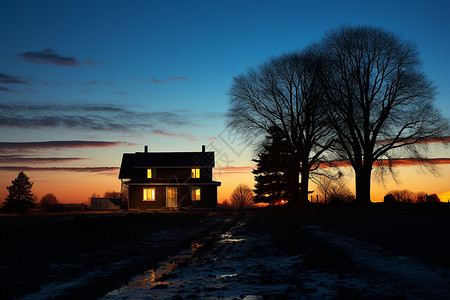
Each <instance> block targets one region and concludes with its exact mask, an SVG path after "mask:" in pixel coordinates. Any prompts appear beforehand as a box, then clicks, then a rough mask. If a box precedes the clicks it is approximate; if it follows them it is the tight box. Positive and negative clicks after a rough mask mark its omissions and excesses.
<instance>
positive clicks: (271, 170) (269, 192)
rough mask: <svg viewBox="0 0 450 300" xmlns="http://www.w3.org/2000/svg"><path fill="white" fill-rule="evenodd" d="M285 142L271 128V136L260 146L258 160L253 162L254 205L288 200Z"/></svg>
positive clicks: (287, 160) (287, 165)
mask: <svg viewBox="0 0 450 300" xmlns="http://www.w3.org/2000/svg"><path fill="white" fill-rule="evenodd" d="M286 147H287V146H286V141H284V140H283V138H282V135H281V133H280V132H279V131H278V130H276V128H272V130H271V135H270V136H268V137H267V140H266V142H265V143H264V144H263V145H262V150H261V152H260V153H259V154H258V158H257V159H254V160H253V161H254V162H256V163H257V167H256V169H255V170H253V171H252V173H253V174H255V181H256V184H255V189H254V190H253V191H254V192H255V194H256V196H255V199H254V202H255V203H269V204H275V203H276V202H279V201H281V200H288V198H289V195H288V192H287V191H288V182H287V173H288V170H289V163H288V162H289V153H288V152H287V149H286Z"/></svg>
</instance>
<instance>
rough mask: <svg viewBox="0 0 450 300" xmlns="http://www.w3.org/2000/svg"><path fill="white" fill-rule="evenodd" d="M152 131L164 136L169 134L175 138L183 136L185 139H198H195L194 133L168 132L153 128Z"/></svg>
mask: <svg viewBox="0 0 450 300" xmlns="http://www.w3.org/2000/svg"><path fill="white" fill-rule="evenodd" d="M152 133H153V134H154V135H164V136H170V137H176V138H185V139H188V140H190V141H198V139H196V138H195V136H194V135H190V134H184V133H182V134H176V133H168V132H164V131H162V130H153V131H152Z"/></svg>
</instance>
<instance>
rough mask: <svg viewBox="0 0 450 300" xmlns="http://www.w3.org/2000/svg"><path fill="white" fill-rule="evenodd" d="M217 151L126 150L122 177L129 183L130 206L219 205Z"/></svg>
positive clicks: (206, 206) (121, 170) (120, 175)
mask: <svg viewBox="0 0 450 300" xmlns="http://www.w3.org/2000/svg"><path fill="white" fill-rule="evenodd" d="M213 167H214V152H206V151H205V146H202V151H201V152H148V147H147V146H145V148H144V152H136V153H124V154H123V157H122V164H121V166H120V173H119V179H121V180H122V182H123V184H125V185H127V186H128V207H129V208H131V209H133V208H150V209H151V208H164V207H204V208H213V207H217V187H218V186H220V182H217V181H213V180H212V168H213Z"/></svg>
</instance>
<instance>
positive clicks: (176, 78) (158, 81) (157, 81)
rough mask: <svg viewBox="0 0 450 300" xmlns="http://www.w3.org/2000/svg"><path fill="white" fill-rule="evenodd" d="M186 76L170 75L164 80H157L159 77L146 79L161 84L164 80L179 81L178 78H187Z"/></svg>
mask: <svg viewBox="0 0 450 300" xmlns="http://www.w3.org/2000/svg"><path fill="white" fill-rule="evenodd" d="M187 79H188V77H185V76H174V77H170V78H167V79H164V80H159V79H155V78H150V79H149V80H147V81H148V82H152V83H157V84H163V83H166V82H172V81H179V80H187Z"/></svg>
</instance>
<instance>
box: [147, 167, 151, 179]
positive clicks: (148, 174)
mask: <svg viewBox="0 0 450 300" xmlns="http://www.w3.org/2000/svg"><path fill="white" fill-rule="evenodd" d="M147 178H152V169H147Z"/></svg>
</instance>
